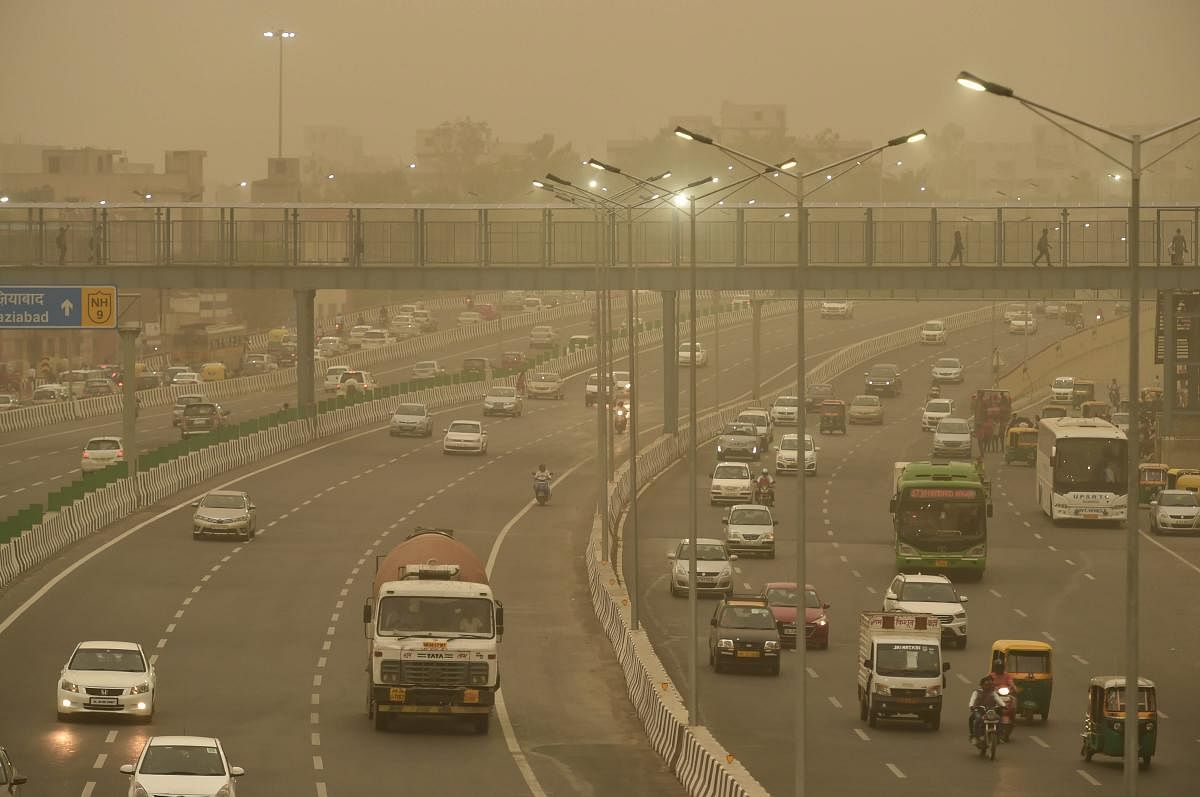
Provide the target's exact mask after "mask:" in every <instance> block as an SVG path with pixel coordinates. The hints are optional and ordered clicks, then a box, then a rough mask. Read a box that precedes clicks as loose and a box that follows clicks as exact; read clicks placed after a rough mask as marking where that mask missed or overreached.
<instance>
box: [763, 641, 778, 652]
mask: <svg viewBox="0 0 1200 797" xmlns="http://www.w3.org/2000/svg"><path fill="white" fill-rule="evenodd" d="M763 650H779V642H778V641H777V640H774V639H768V640H767V641H766V642H764V643H763Z"/></svg>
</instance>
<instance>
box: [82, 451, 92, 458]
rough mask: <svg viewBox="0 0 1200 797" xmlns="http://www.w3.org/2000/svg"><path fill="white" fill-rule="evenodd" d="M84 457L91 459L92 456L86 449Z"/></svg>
mask: <svg viewBox="0 0 1200 797" xmlns="http://www.w3.org/2000/svg"><path fill="white" fill-rule="evenodd" d="M83 458H84V459H91V456H90V455H89V454H88V452H86V451H84V452H83Z"/></svg>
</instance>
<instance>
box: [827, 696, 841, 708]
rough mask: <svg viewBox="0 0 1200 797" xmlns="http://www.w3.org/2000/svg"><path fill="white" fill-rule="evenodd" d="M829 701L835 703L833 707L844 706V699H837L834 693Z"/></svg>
mask: <svg viewBox="0 0 1200 797" xmlns="http://www.w3.org/2000/svg"><path fill="white" fill-rule="evenodd" d="M829 702H830V703H832V704H833V707H834V708H841V707H842V701H840V700H838V699H837V698H836V697H834V696H833V695H830V696H829Z"/></svg>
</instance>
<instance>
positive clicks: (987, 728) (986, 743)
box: [971, 706, 1000, 761]
mask: <svg viewBox="0 0 1200 797" xmlns="http://www.w3.org/2000/svg"><path fill="white" fill-rule="evenodd" d="M971 711H972V712H974V713H975V715H976V717H975V727H976V729H979V730H982V733H978V734H977V735H976V736H975V746H976V747H977V748H979V755H981V756H987V757H988V758H990V759H991V760H993V761H995V760H996V743H997V741H998V740H999V737H1000V713H999V712H998V711H996V709H994V708H984V707H983V706H975V707H974V708H973V709H971Z"/></svg>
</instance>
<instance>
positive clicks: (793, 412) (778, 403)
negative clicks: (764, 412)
mask: <svg viewBox="0 0 1200 797" xmlns="http://www.w3.org/2000/svg"><path fill="white" fill-rule="evenodd" d="M771 420H772V421H774V422H775V425H776V426H783V425H787V426H795V425H796V424H798V423H799V422H800V399H798V398H797V397H795V396H776V397H775V401H773V402H772V403H771Z"/></svg>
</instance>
